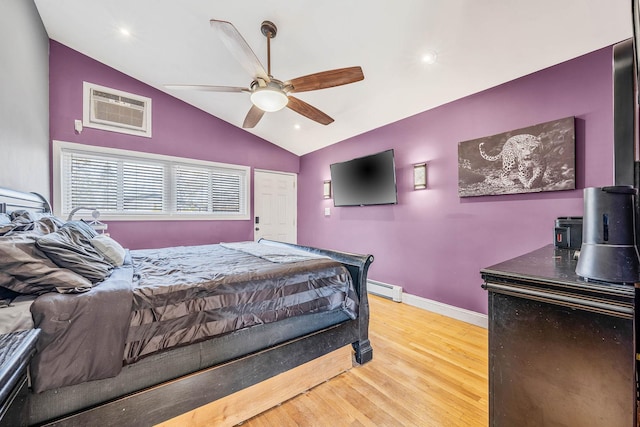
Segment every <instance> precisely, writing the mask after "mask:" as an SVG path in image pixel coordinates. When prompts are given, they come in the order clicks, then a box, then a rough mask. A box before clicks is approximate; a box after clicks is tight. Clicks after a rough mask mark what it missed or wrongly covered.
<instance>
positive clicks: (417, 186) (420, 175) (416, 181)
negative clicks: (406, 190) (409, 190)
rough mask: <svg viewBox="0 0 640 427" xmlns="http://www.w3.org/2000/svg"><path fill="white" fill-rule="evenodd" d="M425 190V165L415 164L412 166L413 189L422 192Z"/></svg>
mask: <svg viewBox="0 0 640 427" xmlns="http://www.w3.org/2000/svg"><path fill="white" fill-rule="evenodd" d="M425 188H427V164H426V163H416V164H415V165H413V189H414V190H424V189H425Z"/></svg>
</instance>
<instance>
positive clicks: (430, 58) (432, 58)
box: [422, 50, 438, 65]
mask: <svg viewBox="0 0 640 427" xmlns="http://www.w3.org/2000/svg"><path fill="white" fill-rule="evenodd" d="M437 60H438V53H437V52H435V51H433V50H432V51H429V52H427V53H425V54H424V55H422V62H423V63H425V64H429V65H431V64H435V63H436V61H437Z"/></svg>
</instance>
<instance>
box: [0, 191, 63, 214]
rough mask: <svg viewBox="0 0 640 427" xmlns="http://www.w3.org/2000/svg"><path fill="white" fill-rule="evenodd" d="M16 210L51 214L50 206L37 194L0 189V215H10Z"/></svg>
mask: <svg viewBox="0 0 640 427" xmlns="http://www.w3.org/2000/svg"><path fill="white" fill-rule="evenodd" d="M17 209H26V210H28V211H32V212H43V213H45V212H51V205H49V202H48V201H47V199H45V198H44V197H43V196H41V195H40V194H38V193H25V192H22V191H16V190H11V189H10V188H4V187H0V213H11V212H13V211H15V210H17Z"/></svg>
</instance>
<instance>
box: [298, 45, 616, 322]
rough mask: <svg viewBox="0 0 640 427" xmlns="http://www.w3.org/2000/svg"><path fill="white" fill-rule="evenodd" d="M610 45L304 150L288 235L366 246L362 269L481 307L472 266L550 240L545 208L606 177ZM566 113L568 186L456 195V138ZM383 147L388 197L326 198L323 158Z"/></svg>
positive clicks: (550, 214) (551, 213)
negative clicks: (392, 164)
mask: <svg viewBox="0 0 640 427" xmlns="http://www.w3.org/2000/svg"><path fill="white" fill-rule="evenodd" d="M611 55H612V49H611V48H606V49H602V50H599V51H596V52H593V53H591V54H589V55H585V56H583V57H580V58H577V59H575V60H572V61H569V62H566V63H563V64H560V65H558V66H555V67H552V68H549V69H546V70H543V71H540V72H538V73H535V74H532V75H529V76H526V77H523V78H520V79H518V80H515V81H512V82H510V83H506V84H504V85H501V86H498V87H495V88H492V89H490V90H487V91H484V92H481V93H478V94H475V95H473V96H469V97H467V98H464V99H461V100H458V101H455V102H452V103H449V104H447V105H444V106H441V107H439V108H436V109H433V110H430V111H427V112H424V113H421V114H418V115H416V116H413V117H410V118H407V119H405V120H402V121H399V122H396V123H393V124H390V125H387V126H384V127H382V128H380V129H376V130H373V131H371V132H368V133H366V134H363V135H359V136H357V137H354V138H351V139H349V140H346V141H343V142H341V143H339V144H336V145H333V146H330V147H327V148H325V149H323V150H320V151H316V152H313V153H310V154H308V155H305V156H303V157H302V158H301V161H300V175H299V178H298V183H299V194H298V203H299V204H298V206H299V208H298V219H299V228H298V239H299V242H300V243H301V244H305V245H313V246H319V247H327V248H334V249H339V250H345V251H352V252H359V253H371V254H373V255H374V256H375V261H374V263H373V264H372V266H371V270H370V274H369V277H370V278H372V279H375V280H379V281H382V282H386V283H392V284H397V285H400V286H402V287H403V288H404V290H405V292H408V293H410V294H413V295H418V296H421V297H424V298H428V299H432V300H436V301H440V302H443V303H446V304H450V305H454V306H457V307H462V308H466V309H469V310H473V311H477V312H482V313H486V312H487V295H486V292H484V291H483V290H482V289H481V288H480V285H481V283H482V280H481V278H480V275H479V270H480V269H481V268H483V267H487V266H490V265H492V264H495V263H497V262H501V261H504V260H506V259H509V258H512V257H514V256H518V255H521V254H523V253H526V252H528V251H531V250H533V249H536V248H538V247H541V246H544V245H546V244H550V243H552V239H553V226H554V220H555V218H556V217H558V216H568V215H582V188H584V187H594V186H604V185H611V184H612V182H613V177H612V176H613V166H612V163H613V124H612V120H613V118H612V102H613V101H612V77H611V74H612V68H611V63H612V60H611ZM470 78H472V76H470ZM451 84H455V82H451ZM408 95H410V94H408ZM381 108H384V106H381ZM569 116H575V118H576V121H575V123H576V165H577V167H576V171H577V187H578V190H571V191H559V192H547V193H538V194H526V195H504V196H485V197H473V198H464V199H461V198H459V197H458V194H457V189H458V169H457V168H458V165H457V150H458V142H461V141H466V140H470V139H475V138H479V137H484V136H488V135H493V134H497V133H501V132H505V131H509V130H512V129H518V128H522V127H526V126H530V125H534V124H537V123H543V122H546V121H550V120H555V119H560V118H564V117H569ZM389 148H393V149H394V150H395V156H396V159H395V160H396V173H397V184H398V205H393V206H368V207H343V208H336V207H333V202H332V201H331V200H324V199H323V198H322V182H323V180H325V179H329V178H330V173H329V165H330V164H331V163H334V162H339V161H344V160H348V159H351V158H354V157H359V156H363V155H367V154H372V153H375V152H378V151H382V150H385V149H389ZM423 161H426V162H427V165H428V189H426V190H420V191H413V189H412V179H413V176H412V164H413V163H418V162H423ZM326 207H330V209H331V216H329V217H325V216H324V209H325V208H326Z"/></svg>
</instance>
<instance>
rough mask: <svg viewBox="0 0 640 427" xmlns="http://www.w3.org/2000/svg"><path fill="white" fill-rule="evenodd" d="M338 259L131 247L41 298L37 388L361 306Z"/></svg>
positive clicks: (264, 250) (274, 251) (235, 249)
mask: <svg viewBox="0 0 640 427" xmlns="http://www.w3.org/2000/svg"><path fill="white" fill-rule="evenodd" d="M357 301H358V298H357V294H356V292H355V290H354V287H353V284H352V283H351V276H350V275H349V274H348V272H347V270H346V269H345V268H344V267H343V266H342V265H341V264H340V263H338V262H336V261H333V260H331V259H329V258H326V257H320V256H317V255H313V254H310V253H307V252H303V251H295V250H294V251H290V250H289V249H283V248H278V247H269V246H267V245H262V244H256V243H253V242H246V243H242V244H226V245H224V244H222V245H205V246H192V247H176V248H165V249H158V250H138V251H131V256H130V257H129V259H128V262H126V263H125V265H124V266H123V267H120V268H117V269H115V270H114V272H113V273H112V274H111V276H110V277H109V278H108V279H107V280H105V281H104V282H102V283H100V284H99V285H97V286H95V287H94V288H93V289H92V290H91V291H89V292H87V293H84V294H77V295H62V294H54V293H49V294H45V295H42V296H40V297H39V298H38V299H37V300H36V301H35V302H34V304H33V305H32V313H33V316H34V322H35V324H36V327H39V328H41V329H42V334H41V339H40V340H39V342H38V352H37V354H36V356H35V358H34V359H33V362H32V374H33V387H34V390H35V391H36V392H41V391H44V390H48V389H53V388H57V387H61V386H66V385H72V384H77V383H80V382H84V381H88V380H94V379H101V378H108V377H112V376H115V375H117V374H118V373H119V372H120V370H121V368H122V365H123V363H134V362H135V361H137V360H139V359H140V358H141V357H144V356H147V355H150V354H153V353H156V352H158V351H162V350H167V349H170V348H173V347H175V346H180V345H187V344H190V343H194V342H197V341H201V340H205V339H209V338H211V337H215V336H217V335H220V334H225V333H229V332H232V331H234V330H237V329H241V328H246V327H250V326H253V325H258V324H263V323H270V322H275V321H277V320H280V319H285V318H288V317H292V316H297V315H302V314H305V313H313V312H322V311H330V310H343V311H345V312H346V313H347V314H348V315H349V316H350V317H351V318H355V317H356V313H357Z"/></svg>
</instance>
